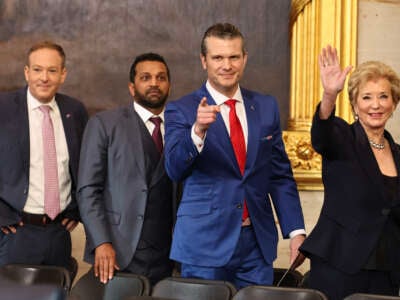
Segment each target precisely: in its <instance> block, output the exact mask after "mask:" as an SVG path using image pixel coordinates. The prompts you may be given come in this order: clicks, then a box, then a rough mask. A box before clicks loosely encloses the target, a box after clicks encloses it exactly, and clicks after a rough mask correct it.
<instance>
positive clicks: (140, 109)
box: [133, 102, 164, 123]
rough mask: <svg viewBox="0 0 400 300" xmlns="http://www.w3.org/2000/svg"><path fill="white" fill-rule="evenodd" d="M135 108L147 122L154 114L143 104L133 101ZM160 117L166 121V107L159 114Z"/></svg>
mask: <svg viewBox="0 0 400 300" xmlns="http://www.w3.org/2000/svg"><path fill="white" fill-rule="evenodd" d="M133 108H134V109H135V111H136V112H137V114H138V115H139V117H140V118H141V119H142V120H143V122H144V123H146V122H147V121H148V120H149V119H150V118H151V117H153V116H154V114H153V113H152V112H151V111H149V110H148V109H146V108H145V107H143V106H142V105H140V104H138V103H137V102H133ZM158 117H160V118H161V120H162V121H163V122H164V109H163V111H162V112H161V113H160V114H159V115H158Z"/></svg>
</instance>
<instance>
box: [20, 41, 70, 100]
mask: <svg viewBox="0 0 400 300" xmlns="http://www.w3.org/2000/svg"><path fill="white" fill-rule="evenodd" d="M24 73H25V80H26V82H27V83H28V86H29V91H30V92H31V94H32V96H34V97H35V98H36V99H37V100H39V101H40V102H42V103H48V102H49V101H51V99H53V97H54V95H55V94H56V92H57V90H58V88H59V87H60V85H61V84H63V83H64V81H65V78H66V76H67V71H66V69H65V67H64V66H63V59H62V57H61V55H60V54H59V53H58V52H57V51H56V50H54V49H49V48H41V49H38V50H36V51H34V52H32V53H31V54H30V55H29V63H28V65H26V66H25V68H24Z"/></svg>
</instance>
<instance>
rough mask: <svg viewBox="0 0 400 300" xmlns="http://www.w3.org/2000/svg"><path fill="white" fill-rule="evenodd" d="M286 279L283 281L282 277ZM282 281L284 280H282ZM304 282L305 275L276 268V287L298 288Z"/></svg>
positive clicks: (274, 283)
mask: <svg viewBox="0 0 400 300" xmlns="http://www.w3.org/2000/svg"><path fill="white" fill-rule="evenodd" d="M283 276H284V278H283V279H282V277H283ZM281 279H282V280H281ZM302 280H303V274H301V273H300V272H299V271H297V270H288V269H284V268H274V282H273V285H274V286H278V283H279V286H286V287H298V286H299V284H300V283H301V281H302Z"/></svg>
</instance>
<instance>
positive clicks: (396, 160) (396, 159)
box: [385, 130, 400, 205]
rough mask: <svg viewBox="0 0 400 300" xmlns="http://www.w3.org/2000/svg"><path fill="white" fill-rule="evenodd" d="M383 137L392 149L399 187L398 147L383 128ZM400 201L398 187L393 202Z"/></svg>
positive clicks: (399, 156)
mask: <svg viewBox="0 0 400 300" xmlns="http://www.w3.org/2000/svg"><path fill="white" fill-rule="evenodd" d="M385 137H386V139H387V140H388V141H389V145H390V149H391V150H392V154H393V160H394V163H395V165H396V170H397V186H398V187H400V147H399V145H397V144H396V143H395V142H394V140H393V138H392V136H391V135H390V133H389V132H387V131H386V130H385ZM399 201H400V188H398V189H397V199H396V203H395V204H397V205H398V204H399Z"/></svg>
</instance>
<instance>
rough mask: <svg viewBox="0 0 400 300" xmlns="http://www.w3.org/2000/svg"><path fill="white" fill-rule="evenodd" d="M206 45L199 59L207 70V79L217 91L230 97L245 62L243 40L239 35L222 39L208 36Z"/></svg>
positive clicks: (241, 73)
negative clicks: (204, 51) (203, 53)
mask: <svg viewBox="0 0 400 300" xmlns="http://www.w3.org/2000/svg"><path fill="white" fill-rule="evenodd" d="M206 45H207V53H206V55H205V56H204V55H200V59H201V63H202V66H203V69H204V70H206V71H207V75H208V81H209V82H210V84H211V86H212V87H213V88H215V89H216V90H217V91H218V92H220V93H222V94H224V95H225V96H227V97H232V96H233V94H234V93H235V92H236V89H237V87H238V84H239V80H240V78H241V77H242V75H243V71H244V68H245V66H246V62H247V54H246V53H244V52H243V41H242V39H241V38H239V37H237V38H233V39H229V38H224V39H222V38H218V37H214V36H210V37H208V38H207V39H206Z"/></svg>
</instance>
